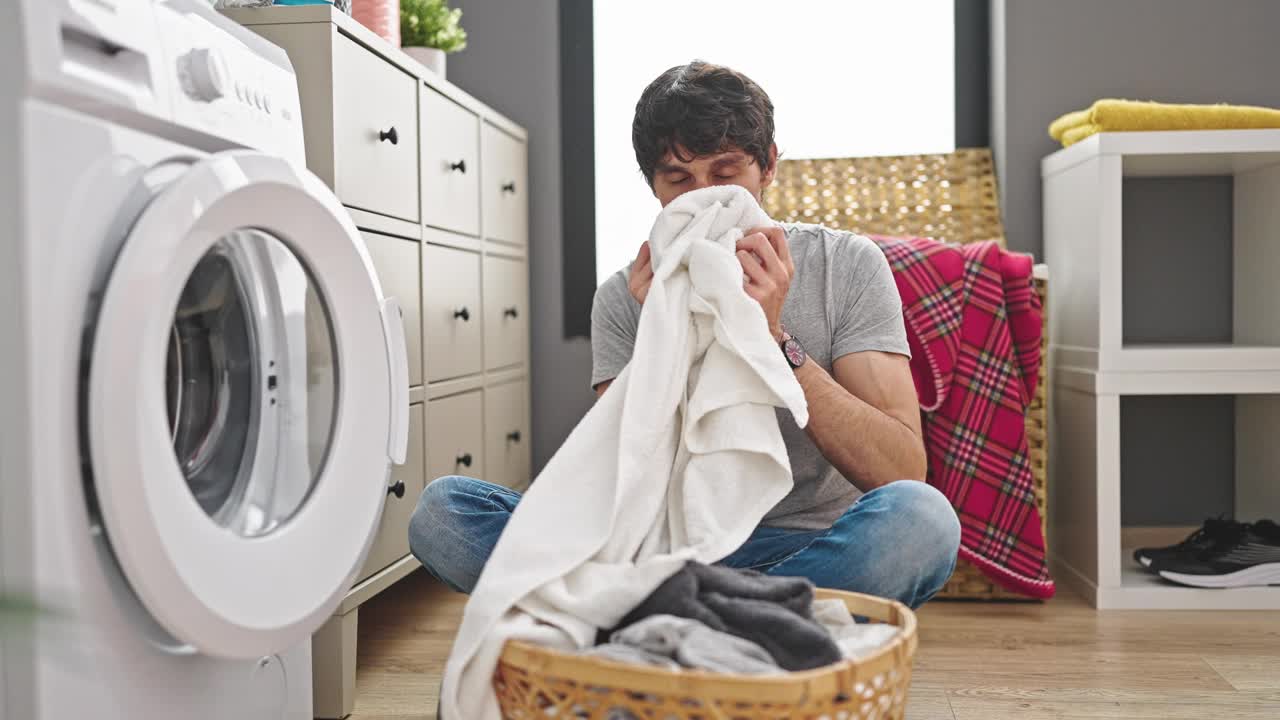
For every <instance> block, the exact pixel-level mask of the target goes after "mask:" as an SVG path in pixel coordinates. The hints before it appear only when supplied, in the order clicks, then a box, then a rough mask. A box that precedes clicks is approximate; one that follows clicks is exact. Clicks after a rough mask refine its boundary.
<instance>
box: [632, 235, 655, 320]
mask: <svg viewBox="0 0 1280 720" xmlns="http://www.w3.org/2000/svg"><path fill="white" fill-rule="evenodd" d="M652 282H653V262H652V259H651V258H650V257H649V241H647V240H646V241H645V242H644V244H643V245H641V246H640V253H639V254H637V255H636V259H635V260H634V261H633V262H632V263H631V275H630V277H629V278H628V279H627V289H629V290H630V291H631V297H633V298H635V299H636V302H638V303H640V304H641V305H643V304H644V299H645V296H647V295H648V294H649V285H650V283H652Z"/></svg>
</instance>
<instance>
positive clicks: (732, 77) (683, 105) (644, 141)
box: [631, 60, 773, 187]
mask: <svg viewBox="0 0 1280 720" xmlns="http://www.w3.org/2000/svg"><path fill="white" fill-rule="evenodd" d="M631 144H632V145H633V146H634V147H635V150H636V162H638V163H640V171H641V172H643V173H644V179H645V180H646V181H648V183H649V186H650V187H653V175H654V168H655V167H656V166H657V164H658V163H659V162H660V161H661V160H662V158H663V157H665V156H666V154H667V152H671V153H673V154H674V155H675V156H676V157H677V158H679V159H680V160H681V161H682V162H690V161H692V160H693V159H694V158H695V157H698V156H701V155H710V154H713V153H717V152H723V151H725V150H727V149H729V148H738V149H741V150H742V151H744V152H746V153H747V154H748V155H750V156H751V157H752V158H754V159H755V161H756V162H757V163H758V164H759V165H760V167H761V169H765V168H768V167H769V149H770V148H771V147H772V146H773V103H772V102H770V100H769V96H768V94H766V93H765V91H764V90H762V89H760V86H759V85H757V84H755V82H754V81H752V80H751V78H749V77H747V76H746V75H743V74H742V73H740V72H737V71H736V70H731V69H729V68H727V67H725V66H723V65H714V64H712V63H708V62H703V61H701V60H694V61H693V62H691V63H689V64H687V65H677V66H676V67H673V68H671V69H670V70H667V71H666V72H664V73H662V74H661V75H659V76H658V78H657V79H656V80H654V81H653V82H651V83H649V87H647V88H645V89H644V92H643V93H641V95H640V101H639V102H637V103H636V117H635V121H634V122H633V123H632V124H631ZM682 148H683V150H684V151H685V152H687V153H689V155H688V156H686V155H685V154H683V153H682V152H681V149H682Z"/></svg>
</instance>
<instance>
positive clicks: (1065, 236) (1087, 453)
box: [1041, 130, 1280, 610]
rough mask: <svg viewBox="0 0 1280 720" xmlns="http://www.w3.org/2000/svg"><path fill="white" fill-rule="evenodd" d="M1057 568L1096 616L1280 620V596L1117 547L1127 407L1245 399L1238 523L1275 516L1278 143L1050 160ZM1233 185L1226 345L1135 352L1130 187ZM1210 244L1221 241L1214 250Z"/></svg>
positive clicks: (1215, 137) (1148, 346) (1217, 137)
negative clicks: (1222, 614) (1175, 572)
mask: <svg viewBox="0 0 1280 720" xmlns="http://www.w3.org/2000/svg"><path fill="white" fill-rule="evenodd" d="M1041 175H1042V177H1043V180H1044V245H1045V261H1046V262H1047V264H1048V265H1049V267H1052V268H1053V272H1054V283H1053V284H1052V285H1051V286H1050V287H1049V293H1050V297H1049V304H1050V306H1051V307H1052V308H1054V321H1053V323H1052V325H1051V328H1050V369H1051V378H1050V382H1051V384H1052V392H1053V393H1054V402H1053V406H1052V407H1053V416H1052V417H1051V418H1050V421H1049V431H1050V434H1051V436H1052V441H1051V442H1050V443H1049V445H1050V447H1051V448H1052V451H1051V457H1050V462H1051V464H1052V468H1051V470H1050V472H1051V474H1053V476H1054V477H1056V478H1060V479H1061V482H1056V483H1054V486H1053V490H1052V492H1053V493H1054V496H1053V498H1052V502H1051V503H1050V507H1051V508H1052V512H1051V515H1050V519H1049V520H1050V523H1049V524H1050V542H1049V547H1050V548H1051V549H1052V553H1053V558H1052V562H1053V565H1054V568H1055V571H1056V573H1057V577H1058V579H1059V580H1061V581H1063V582H1064V583H1066V584H1068V585H1070V586H1073V587H1075V588H1076V589H1077V590H1079V591H1080V592H1081V593H1082V594H1083V595H1084V596H1085V597H1086V598H1088V599H1089V600H1090V601H1091V602H1092V603H1093V604H1094V606H1095V607H1098V608H1112V609H1222V610H1229V609H1280V587H1264V588H1239V589H1230V590H1203V589H1198V588H1188V587H1182V586H1178V585H1174V584H1171V583H1166V582H1164V581H1163V580H1160V579H1159V578H1157V577H1154V576H1152V575H1150V574H1148V573H1146V572H1143V571H1141V570H1140V569H1139V568H1137V567H1136V566H1135V565H1134V563H1133V561H1132V559H1131V558H1130V553H1131V550H1130V549H1128V548H1124V547H1122V542H1121V530H1122V528H1121V512H1120V509H1121V508H1120V505H1121V500H1120V498H1121V483H1122V481H1123V478H1122V477H1121V457H1122V452H1123V448H1124V440H1125V439H1124V438H1123V437H1122V433H1121V423H1120V408H1121V398H1122V397H1124V396H1133V395H1231V396H1234V397H1235V408H1236V410H1235V416H1236V417H1235V422H1236V438H1235V460H1236V463H1235V467H1236V471H1235V477H1234V483H1235V488H1234V489H1235V514H1236V517H1237V518H1238V519H1242V520H1249V519H1256V518H1258V517H1261V516H1266V515H1275V514H1280V442H1277V441H1276V440H1275V439H1274V435H1275V431H1276V430H1280V292H1275V291H1274V290H1273V287H1274V286H1275V285H1276V284H1277V281H1278V280H1280V130H1213V131H1178V132H1132V133H1100V134H1098V135H1095V136H1092V137H1090V138H1088V139H1086V140H1084V141H1082V142H1080V143H1078V144H1076V145H1073V146H1072V147H1070V148H1066V149H1063V150H1061V151H1058V152H1056V153H1054V154H1052V155H1050V156H1048V157H1046V158H1045V159H1044V160H1043V161H1042V163H1041ZM1206 175H1228V176H1231V177H1232V182H1233V187H1234V197H1233V201H1232V233H1231V238H1230V252H1231V254H1232V265H1233V272H1232V283H1231V293H1232V297H1231V305H1232V317H1231V320H1232V328H1231V330H1232V333H1231V342H1227V343H1180V344H1160V343H1131V342H1126V341H1125V339H1124V338H1125V328H1124V326H1123V317H1124V315H1123V312H1122V310H1123V308H1122V300H1123V297H1124V293H1123V281H1124V277H1125V276H1124V272H1123V262H1122V259H1123V252H1122V249H1123V242H1124V238H1123V233H1122V205H1123V203H1122V189H1123V186H1124V183H1125V181H1126V179H1127V178H1153V177H1186V176H1206ZM1209 240H1212V239H1209Z"/></svg>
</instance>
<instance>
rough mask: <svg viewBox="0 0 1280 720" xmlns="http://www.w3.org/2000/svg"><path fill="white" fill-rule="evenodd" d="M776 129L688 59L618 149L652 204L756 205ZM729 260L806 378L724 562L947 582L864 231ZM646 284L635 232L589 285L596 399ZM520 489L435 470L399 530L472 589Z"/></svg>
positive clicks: (879, 588)
mask: <svg viewBox="0 0 1280 720" xmlns="http://www.w3.org/2000/svg"><path fill="white" fill-rule="evenodd" d="M773 130H774V127H773V104H772V103H771V102H770V100H769V97H768V95H766V94H765V92H764V91H763V90H761V89H760V87H759V86H757V85H756V84H755V83H754V82H752V81H751V80H750V79H749V78H747V77H746V76H745V75H743V74H741V73H738V72H735V71H733V70H731V69H729V68H726V67H722V66H717V65H712V64H709V63H704V62H700V61H695V62H692V63H689V64H687V65H683V66H678V67H674V68H671V69H670V70H668V71H666V72H664V73H663V74H662V75H660V76H659V77H658V78H657V79H656V80H654V81H653V82H652V83H651V84H650V85H649V87H648V88H646V89H645V91H644V93H643V94H642V95H641V97H640V101H639V102H638V103H637V104H636V114H635V121H634V123H633V125H632V143H633V145H634V146H635V151H636V160H637V161H638V163H639V165H640V170H641V171H642V172H643V173H644V176H645V179H646V180H647V181H648V183H649V186H650V188H652V190H653V194H654V196H655V197H656V198H657V199H658V201H659V202H660V203H661V204H662V205H663V206H664V207H665V206H666V205H667V204H668V203H670V202H671V201H672V200H674V199H675V198H676V197H678V196H679V195H681V194H682V193H685V192H688V191H690V190H694V189H697V188H702V187H707V186H710V185H729V184H731V185H739V186H742V187H744V188H746V189H747V190H749V191H750V192H751V193H752V194H753V195H754V196H755V197H756V199H757V201H759V200H760V199H761V196H762V193H763V192H764V191H765V189H766V188H767V187H768V186H769V185H770V183H772V182H773V178H774V173H775V171H776V169H777V160H778V149H777V146H776V145H775V144H774V141H773ZM737 256H738V260H739V262H740V263H741V264H742V269H743V273H744V274H745V277H746V278H747V279H746V280H745V289H746V292H747V294H748V295H750V296H751V297H752V298H753V299H754V300H756V301H757V302H758V303H760V306H761V307H762V308H763V310H764V315H765V318H766V320H767V322H768V327H769V331H770V332H771V333H772V334H773V336H774V339H775V340H776V341H777V342H778V343H779V352H784V349H785V350H786V352H785V353H784V354H785V355H786V356H787V357H788V362H789V363H790V364H791V365H792V367H793V368H794V371H795V374H796V379H797V380H798V381H799V382H800V386H801V387H802V388H803V389H804V394H805V399H806V400H807V401H808V405H809V424H808V426H807V427H806V428H804V429H800V428H799V427H798V426H797V425H796V423H795V421H794V420H793V419H792V417H791V415H790V413H789V412H788V411H786V410H779V411H778V424H779V427H780V429H781V431H782V435H783V440H784V441H785V443H786V447H787V453H788V455H789V456H790V459H791V467H792V473H793V476H794V478H795V486H794V488H793V489H792V491H791V493H790V494H789V495H787V497H786V498H784V499H783V500H782V502H780V503H779V504H778V505H777V506H776V507H775V508H774V509H773V510H772V511H771V512H769V513H768V515H766V517H765V518H764V521H763V522H762V523H761V525H760V527H759V528H757V529H756V531H755V533H754V534H753V535H752V536H751V538H750V539H749V540H748V541H747V542H746V544H744V545H743V546H742V547H741V548H740V549H738V550H737V551H735V552H734V553H733V554H732V555H730V556H729V557H727V558H725V559H724V561H723V563H724V564H726V565H729V566H731V567H738V568H752V569H756V570H759V571H762V572H765V573H768V574H772V575H803V576H806V577H808V578H810V579H811V580H812V581H813V582H814V583H815V584H817V585H818V586H820V587H827V588H837V589H845V590H853V591H857V592H864V593H870V594H874V595H880V596H884V597H890V598H895V599H897V600H900V601H902V602H904V603H906V604H908V605H910V606H911V607H917V606H919V605H920V604H922V603H923V602H924V601H926V600H928V599H929V598H930V597H931V596H932V595H933V594H934V593H936V592H937V591H938V590H939V589H940V588H941V587H942V585H943V584H944V583H945V582H946V580H947V578H949V577H950V575H951V572H952V570H953V569H954V565H955V559H956V551H957V549H958V546H959V542H960V524H959V521H958V520H957V518H956V514H955V511H954V510H953V509H952V507H951V505H950V503H949V502H948V501H947V499H946V498H945V497H944V496H943V495H942V494H941V493H940V492H938V491H937V490H935V489H934V488H932V487H930V486H929V485H926V484H925V483H923V482H920V480H921V479H923V478H924V474H925V470H926V460H925V452H924V445H923V442H922V437H921V430H920V407H919V404H918V402H917V399H916V392H915V386H914V384H913V383H912V379H911V372H910V368H909V366H908V360H909V354H908V353H909V351H908V348H907V337H906V330H905V328H904V326H903V320H902V303H901V299H900V298H899V296H898V291H897V287H896V286H895V285H894V281H893V277H892V275H891V273H890V270H889V265H888V262H887V260H886V259H885V257H884V255H883V253H881V252H880V250H879V249H878V248H877V247H876V246H875V244H873V243H872V242H871V241H870V240H868V239H866V238H864V237H860V236H857V235H853V234H851V233H847V232H840V231H834V230H829V229H826V228H823V227H821V226H818V225H801V224H788V225H785V226H784V227H769V228H755V229H752V230H750V231H748V233H747V234H746V235H745V236H744V237H743V238H742V240H740V241H739V242H738V253H737ZM652 279H653V268H652V267H651V265H650V259H649V247H648V243H645V244H643V245H641V246H640V250H639V253H638V254H637V255H636V258H635V261H634V262H633V263H632V264H631V267H630V268H628V269H625V270H622V271H619V272H618V273H617V274H616V275H613V276H612V277H610V278H609V279H608V280H607V281H605V283H604V284H603V285H602V286H601V287H600V288H599V289H598V290H597V292H596V297H595V303H594V306H593V308H592V336H591V345H592V355H593V370H592V379H591V382H592V386H593V387H594V388H595V391H596V393H597V395H603V394H604V393H605V392H607V391H608V389H609V385H610V383H612V381H613V379H614V378H615V377H617V375H618V373H620V372H621V371H622V368H623V367H624V366H625V365H626V364H627V362H628V361H629V360H630V359H631V352H632V348H633V347H634V344H635V336H636V328H637V326H638V320H639V317H640V309H641V307H642V305H643V303H644V300H645V296H646V294H647V293H648V289H649V283H650V282H651V281H652ZM784 346H785V348H784ZM519 499H520V496H519V494H517V493H515V492H513V491H511V490H508V489H506V488H503V487H499V486H496V485H492V484H489V483H485V482H482V481H479V480H473V479H470V478H462V477H446V478H440V479H439V480H436V481H435V482H433V483H432V484H431V485H430V486H428V487H427V489H426V490H425V491H424V492H423V494H422V497H421V499H420V501H419V503H418V507H417V509H416V510H415V511H414V516H413V519H412V521H411V524H410V531H409V532H410V545H411V547H412V549H413V553H414V555H415V556H416V557H417V558H418V559H419V560H420V561H421V562H422V564H423V565H425V566H426V567H427V569H428V570H430V571H431V573H432V574H434V575H435V576H436V577H438V578H440V579H441V580H442V581H444V582H445V583H447V584H448V585H450V586H452V587H453V588H454V589H456V590H459V591H462V592H469V591H470V590H471V588H472V587H474V586H475V582H476V580H477V578H478V577H479V575H480V570H481V569H482V567H483V566H484V562H485V560H486V559H487V558H488V556H489V553H490V552H491V551H492V549H493V546H494V544H495V543H496V542H497V539H498V536H499V534H501V532H502V529H503V528H504V527H505V525H506V522H507V519H508V517H510V514H511V511H512V510H513V509H514V508H515V506H516V503H517V502H519Z"/></svg>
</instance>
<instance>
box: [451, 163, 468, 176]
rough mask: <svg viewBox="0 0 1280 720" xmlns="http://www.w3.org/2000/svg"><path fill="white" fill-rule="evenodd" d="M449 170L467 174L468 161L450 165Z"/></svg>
mask: <svg viewBox="0 0 1280 720" xmlns="http://www.w3.org/2000/svg"><path fill="white" fill-rule="evenodd" d="M449 169H450V170H457V171H458V172H460V173H463V174H466V172H467V161H466V160H459V161H458V162H456V163H450V164H449Z"/></svg>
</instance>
